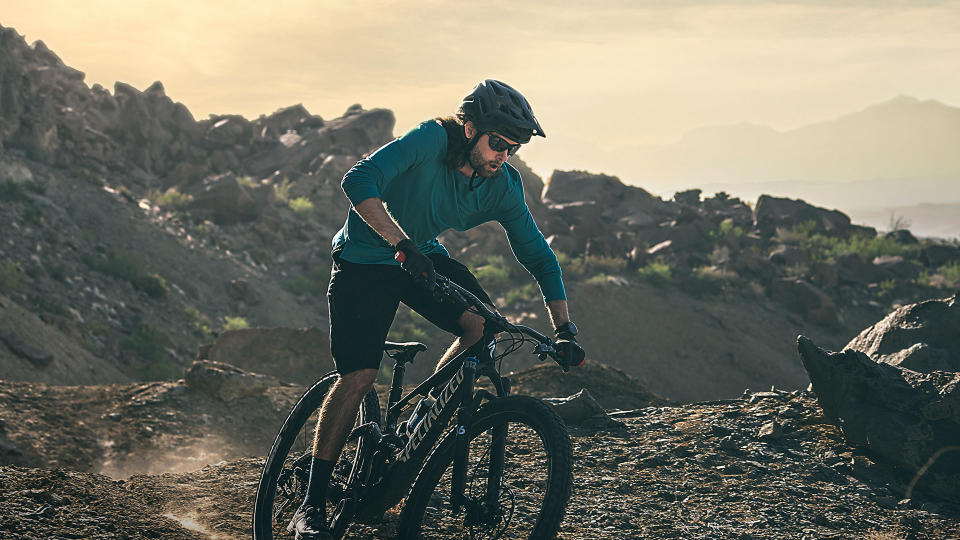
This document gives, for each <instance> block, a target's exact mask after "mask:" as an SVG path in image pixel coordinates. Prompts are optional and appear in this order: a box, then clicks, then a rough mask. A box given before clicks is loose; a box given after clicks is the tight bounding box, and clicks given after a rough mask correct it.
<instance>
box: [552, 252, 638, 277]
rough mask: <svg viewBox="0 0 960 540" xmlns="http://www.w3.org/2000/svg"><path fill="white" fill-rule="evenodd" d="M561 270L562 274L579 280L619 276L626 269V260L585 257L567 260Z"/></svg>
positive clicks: (601, 256) (598, 256) (606, 257)
mask: <svg viewBox="0 0 960 540" xmlns="http://www.w3.org/2000/svg"><path fill="white" fill-rule="evenodd" d="M562 268H563V271H564V273H566V274H571V275H573V276H576V277H581V278H584V277H591V276H595V275H597V274H620V273H623V271H624V270H625V269H626V268H627V260H626V259H622V258H620V257H608V256H606V255H585V256H583V257H577V258H569V259H568V260H567V263H566V264H565V265H564V266H562Z"/></svg>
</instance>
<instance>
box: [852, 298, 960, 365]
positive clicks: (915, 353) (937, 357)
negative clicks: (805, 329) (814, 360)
mask: <svg viewBox="0 0 960 540" xmlns="http://www.w3.org/2000/svg"><path fill="white" fill-rule="evenodd" d="M845 348H846V349H852V350H856V351H861V352H863V353H865V354H866V355H868V356H869V357H871V358H874V359H876V360H877V361H878V362H885V363H889V364H895V365H899V366H901V367H905V368H909V369H912V370H914V371H921V372H930V371H933V370H934V369H940V370H944V371H953V372H960V293H957V294H954V295H953V296H952V297H950V298H945V299H940V300H928V301H926V302H920V303H918V304H911V305H908V306H903V307H901V308H899V309H897V310H896V311H894V312H892V313H890V314H889V315H887V316H886V317H885V318H884V319H883V320H881V321H880V322H878V323H876V324H874V325H873V326H871V327H869V328H867V329H865V330H864V331H862V332H860V334H859V335H857V337H855V338H853V339H852V340H851V341H850V342H849V343H847V345H846V347H845Z"/></svg>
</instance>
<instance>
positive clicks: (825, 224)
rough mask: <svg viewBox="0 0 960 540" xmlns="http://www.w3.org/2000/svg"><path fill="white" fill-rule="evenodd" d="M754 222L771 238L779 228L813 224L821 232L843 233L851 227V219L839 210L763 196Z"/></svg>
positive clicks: (758, 201)
mask: <svg viewBox="0 0 960 540" xmlns="http://www.w3.org/2000/svg"><path fill="white" fill-rule="evenodd" d="M753 222H754V225H756V227H757V228H758V229H760V231H761V233H762V234H764V235H766V236H770V235H772V234H773V233H775V232H776V230H777V227H785V228H787V229H790V228H793V227H796V226H798V225H801V224H803V223H813V226H814V228H815V230H817V231H820V232H841V231H846V230H847V229H849V228H850V227H851V223H850V218H849V217H847V215H846V214H844V213H843V212H840V211H837V210H825V209H823V208H817V207H816V206H813V205H810V204H807V203H805V202H803V201H799V200H794V199H785V198H781V197H771V196H769V195H761V196H760V199H759V200H757V206H756V208H754V210H753Z"/></svg>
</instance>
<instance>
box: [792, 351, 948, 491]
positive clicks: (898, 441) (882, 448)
mask: <svg viewBox="0 0 960 540" xmlns="http://www.w3.org/2000/svg"><path fill="white" fill-rule="evenodd" d="M797 348H798V350H799V352H800V358H801V360H802V362H803V366H804V367H805V368H806V370H807V373H808V374H809V376H810V381H811V383H812V386H813V391H814V393H815V394H816V396H817V400H818V401H819V403H820V406H821V407H822V408H823V412H824V415H825V416H826V417H827V418H828V419H829V420H830V421H831V422H833V423H834V424H835V425H837V426H838V427H839V428H840V430H841V431H842V433H843V436H844V438H845V439H846V440H847V441H848V442H849V443H851V444H853V445H855V446H860V447H867V448H869V449H870V450H871V451H872V452H874V453H876V454H877V455H879V456H882V457H884V458H886V459H887V460H889V461H891V462H892V463H894V464H896V465H899V466H901V467H905V468H906V469H907V471H908V472H909V473H910V474H911V475H913V476H914V478H915V479H919V481H918V483H917V484H916V485H917V487H919V488H921V489H925V490H929V491H930V492H931V493H933V494H935V495H937V496H940V497H944V498H947V499H950V500H953V501H957V502H960V459H958V455H960V447H958V443H960V373H956V372H942V371H937V372H933V373H917V372H914V371H911V370H908V369H904V368H902V367H899V366H894V365H890V364H886V363H878V362H875V361H873V360H871V359H870V357H869V356H867V355H866V354H864V353H863V352H861V351H858V350H852V349H847V350H844V351H843V352H839V353H835V352H830V351H826V350H823V349H821V348H819V347H817V346H816V345H815V344H814V343H813V342H812V341H811V340H809V339H808V338H806V337H804V336H800V337H799V338H798V339H797Z"/></svg>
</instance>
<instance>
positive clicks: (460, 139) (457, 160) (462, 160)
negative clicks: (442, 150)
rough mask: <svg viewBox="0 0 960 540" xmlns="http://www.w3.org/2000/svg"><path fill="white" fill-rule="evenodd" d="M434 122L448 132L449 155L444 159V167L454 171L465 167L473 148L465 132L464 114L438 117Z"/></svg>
mask: <svg viewBox="0 0 960 540" xmlns="http://www.w3.org/2000/svg"><path fill="white" fill-rule="evenodd" d="M434 120H435V121H436V122H437V123H438V124H440V125H441V126H443V129H445V130H447V154H446V155H445V156H444V158H443V163H444V165H446V166H447V167H450V168H451V169H454V170H456V169H459V168H460V167H463V166H464V165H466V164H467V162H468V161H469V159H470V150H471V149H472V148H473V146H472V145H471V144H470V140H469V139H467V136H466V134H465V133H464V130H463V125H464V123H465V122H466V118H465V117H464V115H463V112H462V111H461V112H458V113H457V114H456V116H438V117H436V118H434Z"/></svg>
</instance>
